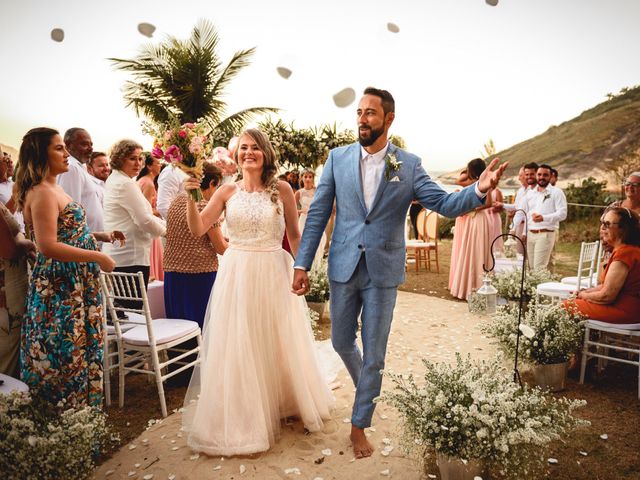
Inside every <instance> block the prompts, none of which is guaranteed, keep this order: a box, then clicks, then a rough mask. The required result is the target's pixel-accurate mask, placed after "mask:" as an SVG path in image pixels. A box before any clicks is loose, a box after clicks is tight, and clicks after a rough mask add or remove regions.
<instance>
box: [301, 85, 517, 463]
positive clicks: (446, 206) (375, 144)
mask: <svg viewBox="0 0 640 480" xmlns="http://www.w3.org/2000/svg"><path fill="white" fill-rule="evenodd" d="M394 111H395V103H394V100H393V97H392V96H391V94H390V93H389V92H387V91H386V90H379V89H376V88H371V87H369V88H367V89H365V91H364V95H363V97H362V99H361V100H360V103H359V106H358V111H357V120H358V137H359V143H354V144H351V145H347V146H346V147H340V148H336V149H334V150H332V151H331V152H330V153H329V158H328V159H327V161H326V163H325V165H324V169H323V171H322V177H321V179H320V182H319V184H318V187H317V190H316V193H315V196H314V199H313V202H312V203H311V206H310V208H309V212H308V214H307V220H306V223H305V227H304V232H303V235H302V240H301V242H300V247H299V249H298V256H297V257H296V261H295V273H294V278H293V285H292V289H293V291H294V292H295V293H297V294H298V295H304V294H305V293H306V292H307V291H308V290H309V279H308V276H307V271H308V270H309V269H310V267H311V264H312V263H313V259H314V256H315V252H316V249H317V248H318V244H319V243H320V238H321V236H322V233H323V232H324V230H325V226H326V224H327V221H328V220H329V217H330V216H331V213H332V209H333V204H334V201H335V206H336V218H335V224H334V229H333V236H332V237H331V248H330V250H329V282H330V290H331V296H330V301H331V341H332V343H333V348H334V349H335V350H336V352H337V353H338V354H339V355H340V357H341V358H342V360H343V362H344V364H345V366H346V367H347V370H348V371H349V374H350V375H351V378H352V379H353V383H354V384H355V386H356V397H355V402H354V405H353V411H352V416H351V442H352V444H353V450H354V454H355V457H356V458H362V457H368V456H370V455H371V454H372V453H373V447H372V446H371V444H370V443H369V441H368V440H367V438H366V436H365V433H364V429H365V428H367V427H369V426H371V418H372V416H373V411H374V409H375V404H374V399H375V398H376V397H377V396H378V395H380V387H381V384H382V374H381V370H383V369H384V365H385V354H386V349H387V339H388V338H389V330H390V328H391V320H392V318H393V309H394V306H395V303H396V295H397V288H398V285H400V284H401V283H402V282H403V281H404V269H405V267H404V266H405V243H404V229H405V221H406V217H407V210H408V209H409V205H410V204H411V201H412V200H414V199H416V200H418V202H420V204H421V205H423V206H424V207H425V208H428V209H430V210H435V211H437V212H439V213H441V214H443V215H445V216H447V217H456V216H458V215H462V214H463V213H465V212H468V211H469V210H472V209H473V208H475V207H478V206H479V205H481V204H482V203H483V202H484V197H485V195H486V192H487V191H488V190H489V188H492V187H495V186H496V185H497V183H498V180H499V179H500V176H501V175H502V172H503V171H504V169H505V168H506V163H505V164H503V165H502V166H500V167H499V168H498V169H497V170H496V171H492V169H493V167H494V166H495V165H496V164H497V163H498V160H497V159H495V160H494V161H493V162H492V163H491V164H490V165H489V168H487V169H486V170H485V172H484V173H483V174H482V176H481V177H480V179H479V180H478V182H477V183H476V184H474V185H472V186H469V187H467V188H465V189H463V190H462V191H460V192H457V193H446V192H445V191H444V190H443V189H442V188H440V187H439V186H438V185H437V184H436V183H435V182H433V180H431V178H430V177H429V176H428V175H427V173H426V172H425V171H424V169H423V168H422V165H421V161H420V158H418V157H417V156H415V155H413V154H411V153H409V152H406V151H404V150H401V149H400V148H398V147H396V146H395V145H393V144H391V143H389V142H388V141H387V136H388V131H389V127H390V126H391V124H392V122H393V119H394V117H395V112H394ZM359 316H360V321H361V323H362V345H363V353H361V352H360V349H359V348H358V345H357V344H356V334H357V330H358V317H359Z"/></svg>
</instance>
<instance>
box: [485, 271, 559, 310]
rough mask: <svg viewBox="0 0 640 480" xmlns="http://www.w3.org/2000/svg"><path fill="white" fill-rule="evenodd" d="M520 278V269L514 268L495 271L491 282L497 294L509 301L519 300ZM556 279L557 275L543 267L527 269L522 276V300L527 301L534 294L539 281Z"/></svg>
mask: <svg viewBox="0 0 640 480" xmlns="http://www.w3.org/2000/svg"><path fill="white" fill-rule="evenodd" d="M521 280H522V269H520V268H516V269H513V270H508V271H504V272H500V273H497V274H496V275H494V277H493V279H492V280H491V284H492V285H493V286H494V287H495V288H496V290H498V296H499V297H502V298H505V299H506V300H509V301H519V300H520V282H521ZM557 280H558V276H557V275H554V274H553V273H551V272H550V271H549V270H546V269H544V268H541V269H536V270H528V271H527V272H526V275H525V278H524V290H523V296H524V302H525V303H529V301H530V300H531V299H532V298H534V297H535V296H536V288H537V287H538V285H540V284H541V283H545V282H554V281H557Z"/></svg>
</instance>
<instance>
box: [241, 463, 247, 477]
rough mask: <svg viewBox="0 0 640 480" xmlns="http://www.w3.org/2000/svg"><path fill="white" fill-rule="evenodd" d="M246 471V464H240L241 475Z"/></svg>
mask: <svg viewBox="0 0 640 480" xmlns="http://www.w3.org/2000/svg"><path fill="white" fill-rule="evenodd" d="M246 471H247V467H245V466H244V465H240V475H242V474H243V473H244V472H246Z"/></svg>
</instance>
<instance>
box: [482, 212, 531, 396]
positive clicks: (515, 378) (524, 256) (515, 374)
mask: <svg viewBox="0 0 640 480" xmlns="http://www.w3.org/2000/svg"><path fill="white" fill-rule="evenodd" d="M515 211H516V212H522V213H523V214H524V222H525V232H528V231H529V228H528V225H527V223H528V222H527V212H525V211H524V210H522V209H517V210H515ZM499 238H515V239H516V240H517V241H518V242H520V245H521V246H522V277H521V278H520V303H519V306H518V327H517V331H516V354H515V362H514V365H513V381H514V382H518V384H519V385H520V386H521V387H522V379H521V378H520V372H519V371H518V351H519V350H520V335H521V334H522V332H520V321H521V320H522V302H523V301H524V279H525V275H526V271H527V269H526V268H525V262H526V261H527V245H526V243H525V242H523V241H522V239H521V238H520V237H518V236H517V235H514V234H513V233H502V234H500V235H498V236H497V237H496V238H494V239H493V242H491V247H489V252H490V253H491V268H487V267H486V266H485V265H484V263H483V264H482V269H483V270H484V271H485V272H486V273H489V272H491V271H492V270H493V269H494V268H495V267H496V257H495V255H494V254H493V245H494V244H495V243H496V241H497V240H498V239H499Z"/></svg>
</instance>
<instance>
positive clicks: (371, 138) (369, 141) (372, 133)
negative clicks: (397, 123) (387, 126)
mask: <svg viewBox="0 0 640 480" xmlns="http://www.w3.org/2000/svg"><path fill="white" fill-rule="evenodd" d="M365 128H366V129H367V133H368V134H369V135H368V136H366V137H363V136H362V131H361V130H360V129H358V141H359V142H360V145H362V146H363V147H368V146H370V145H373V144H374V143H375V141H376V140H377V139H378V138H380V136H381V135H382V134H383V133H384V127H381V128H379V129H378V130H376V129H374V128H371V127H368V126H367V127H365Z"/></svg>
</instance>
